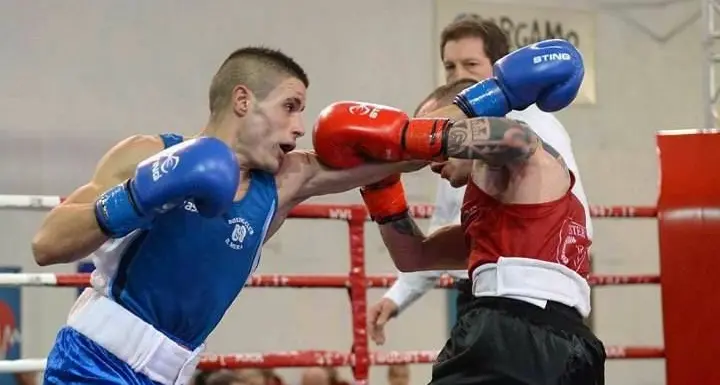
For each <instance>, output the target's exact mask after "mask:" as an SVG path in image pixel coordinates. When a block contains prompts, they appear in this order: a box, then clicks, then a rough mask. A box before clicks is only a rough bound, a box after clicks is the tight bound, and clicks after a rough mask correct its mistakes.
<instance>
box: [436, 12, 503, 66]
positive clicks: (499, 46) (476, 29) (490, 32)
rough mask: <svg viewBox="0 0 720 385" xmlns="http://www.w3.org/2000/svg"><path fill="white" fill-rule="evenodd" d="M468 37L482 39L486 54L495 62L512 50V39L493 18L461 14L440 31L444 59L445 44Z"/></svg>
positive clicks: (441, 50) (442, 57) (441, 52)
mask: <svg viewBox="0 0 720 385" xmlns="http://www.w3.org/2000/svg"><path fill="white" fill-rule="evenodd" d="M468 37H475V38H480V39H482V41H483V43H484V45H485V55H486V56H487V57H488V59H490V62H491V63H493V64H494V63H495V62H496V61H498V60H500V58H502V57H503V56H505V55H507V54H508V53H509V52H510V39H509V38H508V36H507V34H505V32H503V30H502V29H501V28H500V26H499V25H497V24H496V23H495V22H494V21H492V20H483V19H482V18H480V16H479V15H476V14H472V13H470V14H461V15H458V17H456V18H455V20H453V22H452V23H450V24H448V25H447V26H446V27H445V28H443V30H442V32H441V33H440V58H441V59H444V56H443V55H444V51H445V45H446V44H447V43H448V42H449V41H456V40H460V39H464V38H468Z"/></svg>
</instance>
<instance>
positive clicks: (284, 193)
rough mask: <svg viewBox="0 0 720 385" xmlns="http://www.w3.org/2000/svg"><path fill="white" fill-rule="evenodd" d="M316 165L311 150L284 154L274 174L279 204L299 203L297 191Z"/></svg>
mask: <svg viewBox="0 0 720 385" xmlns="http://www.w3.org/2000/svg"><path fill="white" fill-rule="evenodd" d="M318 166H319V161H318V160H317V155H315V152H313V151H307V150H295V151H291V152H289V153H287V154H286V155H285V157H284V158H283V161H282V165H281V166H280V170H278V172H277V174H276V175H275V181H276V183H277V188H278V197H279V199H280V205H281V206H282V205H288V204H289V205H294V204H297V203H299V202H297V197H298V193H299V192H300V190H301V189H302V188H303V186H304V185H305V183H307V182H308V180H309V179H310V177H311V175H312V170H313V169H315V168H316V167H318Z"/></svg>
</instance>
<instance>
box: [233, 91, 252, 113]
mask: <svg viewBox="0 0 720 385" xmlns="http://www.w3.org/2000/svg"><path fill="white" fill-rule="evenodd" d="M252 99H253V94H252V91H250V89H249V88H247V87H245V86H244V85H242V84H238V85H237V86H235V88H233V92H232V100H231V104H232V109H233V111H234V112H235V114H236V115H237V116H239V117H241V118H242V117H244V116H245V115H247V113H248V111H250V103H251V102H252Z"/></svg>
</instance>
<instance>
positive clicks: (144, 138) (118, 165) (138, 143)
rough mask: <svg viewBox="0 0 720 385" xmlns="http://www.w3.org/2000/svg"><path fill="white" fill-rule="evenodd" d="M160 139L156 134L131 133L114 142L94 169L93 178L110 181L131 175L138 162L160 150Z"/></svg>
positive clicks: (99, 180) (162, 145) (161, 144)
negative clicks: (131, 134)
mask: <svg viewBox="0 0 720 385" xmlns="http://www.w3.org/2000/svg"><path fill="white" fill-rule="evenodd" d="M164 147H165V146H164V144H163V141H162V139H161V138H160V137H159V136H158V135H133V136H130V137H127V138H125V139H123V140H121V141H120V142H118V143H116V144H115V145H114V146H113V147H111V148H110V150H108V151H107V152H106V153H105V155H103V157H102V159H100V162H98V165H97V167H96V169H95V174H94V176H93V180H94V181H95V182H96V183H100V184H105V183H103V182H104V181H105V180H109V182H110V183H112V182H114V181H116V180H118V179H119V180H123V179H127V178H129V177H130V175H132V173H133V172H134V170H135V167H137V165H138V163H140V162H142V161H143V160H144V159H145V158H148V157H149V156H151V155H153V154H155V153H157V152H159V151H162V150H163V148H164Z"/></svg>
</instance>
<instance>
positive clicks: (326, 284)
mask: <svg viewBox="0 0 720 385" xmlns="http://www.w3.org/2000/svg"><path fill="white" fill-rule="evenodd" d="M47 275H50V276H52V277H53V280H52V281H49V280H45V279H40V278H37V277H38V276H47ZM7 276H13V277H17V276H20V277H26V279H25V280H23V281H22V282H19V283H18V282H17V281H13V282H12V283H8V281H6V280H5V279H4V278H5V277H7ZM352 279H353V278H351V276H349V275H293V274H258V275H253V276H252V277H250V280H249V281H248V282H247V283H246V284H245V286H248V287H279V288H349V287H351V286H352V285H351V281H352ZM396 279H397V277H396V276H394V275H372V276H368V275H366V276H365V278H364V280H365V284H364V286H365V287H366V288H387V287H390V286H392V284H393V283H394V282H395V280H396ZM588 282H590V285H592V286H620V285H646V284H658V283H660V276H659V275H617V274H614V275H591V276H590V277H589V278H588ZM454 283H455V278H453V277H451V276H448V275H444V276H442V277H440V279H439V280H438V282H437V284H436V285H435V287H436V288H438V289H450V288H452V287H453V285H454ZM6 285H22V286H58V287H85V286H89V285H90V274H88V273H44V274H15V273H13V274H9V273H0V286H6Z"/></svg>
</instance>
